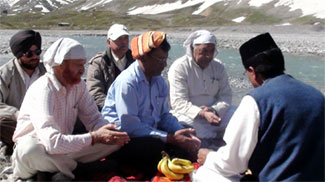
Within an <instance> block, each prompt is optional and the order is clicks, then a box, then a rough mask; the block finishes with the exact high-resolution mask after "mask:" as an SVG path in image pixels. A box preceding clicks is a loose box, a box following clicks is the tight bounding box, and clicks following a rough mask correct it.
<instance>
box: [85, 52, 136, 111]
mask: <svg viewBox="0 0 325 182" xmlns="http://www.w3.org/2000/svg"><path fill="white" fill-rule="evenodd" d="M125 56H126V59H127V62H126V65H125V68H124V69H126V68H127V67H128V66H129V65H130V64H131V63H133V62H134V59H133V58H132V53H131V50H128V51H127V52H126V53H125ZM113 59H114V58H113V55H112V53H111V51H110V49H109V48H108V49H107V50H106V51H105V52H100V53H98V54H96V55H95V56H94V57H93V58H91V59H90V60H89V62H88V69H87V78H86V84H87V88H88V90H89V93H90V95H92V96H93V97H94V99H95V102H96V104H97V106H98V109H99V111H101V110H102V108H103V107H104V103H105V99H106V94H107V91H108V88H109V87H110V86H111V84H112V83H113V81H114V80H115V78H116V77H117V76H118V75H117V73H115V67H116V65H115V63H114V61H113Z"/></svg>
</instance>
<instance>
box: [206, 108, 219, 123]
mask: <svg viewBox="0 0 325 182" xmlns="http://www.w3.org/2000/svg"><path fill="white" fill-rule="evenodd" d="M203 116H204V118H205V119H206V120H207V121H208V122H209V123H210V124H213V125H219V124H220V121H221V118H220V117H219V116H217V115H216V114H215V113H214V112H211V111H205V112H204V113H203Z"/></svg>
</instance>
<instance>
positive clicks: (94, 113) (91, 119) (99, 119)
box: [78, 84, 109, 131]
mask: <svg viewBox="0 0 325 182" xmlns="http://www.w3.org/2000/svg"><path fill="white" fill-rule="evenodd" d="M83 86H84V87H83V89H81V90H83V92H82V94H81V98H80V99H79V100H78V103H79V104H78V106H79V108H78V117H79V119H80V120H81V122H82V123H83V124H84V125H85V127H86V129H87V130H88V131H95V130H98V129H99V128H100V127H102V126H104V125H106V124H108V123H109V122H108V121H106V120H105V119H104V117H103V116H102V115H101V113H100V112H99V111H98V108H97V106H96V103H95V101H94V99H93V98H92V96H91V95H90V94H89V92H88V91H87V89H86V87H85V85H84V84H83Z"/></svg>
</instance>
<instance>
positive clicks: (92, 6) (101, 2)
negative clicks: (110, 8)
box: [81, 0, 112, 11]
mask: <svg viewBox="0 0 325 182" xmlns="http://www.w3.org/2000/svg"><path fill="white" fill-rule="evenodd" d="M111 1H112V0H101V1H98V2H97V3H95V4H92V3H91V2H90V3H88V4H87V5H86V6H84V7H82V8H81V10H84V11H85V10H88V9H91V8H94V7H96V6H99V5H101V6H104V5H105V4H107V3H110V2H111Z"/></svg>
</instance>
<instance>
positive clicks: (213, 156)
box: [194, 95, 260, 181]
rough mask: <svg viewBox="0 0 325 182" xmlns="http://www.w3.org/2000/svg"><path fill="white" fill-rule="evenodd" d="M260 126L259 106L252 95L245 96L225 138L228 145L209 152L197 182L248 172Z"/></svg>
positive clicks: (228, 127) (195, 177)
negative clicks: (214, 176)
mask: <svg viewBox="0 0 325 182" xmlns="http://www.w3.org/2000/svg"><path fill="white" fill-rule="evenodd" d="M259 125H260V113H259V110H258V106H257V103H256V101H255V100H254V98H253V97H252V96H249V95H247V96H245V97H243V99H242V101H241V103H240V104H239V106H238V108H237V110H236V111H235V113H234V115H233V117H232V118H231V119H230V121H229V124H228V126H227V128H226V132H225V135H224V138H223V139H224V141H225V142H226V143H227V145H225V146H223V147H221V148H219V150H218V151H216V152H209V153H208V155H207V157H206V160H205V163H204V164H203V165H202V166H201V167H200V168H199V169H198V171H197V172H196V173H195V174H194V181H204V179H215V178H211V175H216V178H218V179H220V176H223V177H225V178H231V177H234V176H236V175H238V174H240V173H243V172H245V170H246V169H248V161H249V159H250V158H251V155H252V153H253V151H254V149H255V147H256V144H257V141H258V128H259ZM208 173H209V176H207V174H208ZM217 176H218V177H217Z"/></svg>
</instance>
